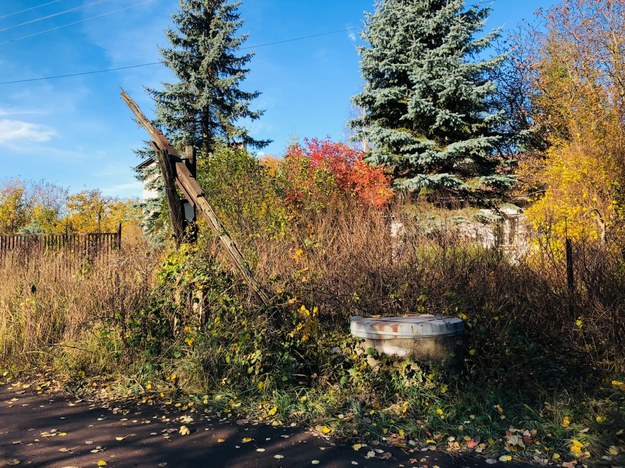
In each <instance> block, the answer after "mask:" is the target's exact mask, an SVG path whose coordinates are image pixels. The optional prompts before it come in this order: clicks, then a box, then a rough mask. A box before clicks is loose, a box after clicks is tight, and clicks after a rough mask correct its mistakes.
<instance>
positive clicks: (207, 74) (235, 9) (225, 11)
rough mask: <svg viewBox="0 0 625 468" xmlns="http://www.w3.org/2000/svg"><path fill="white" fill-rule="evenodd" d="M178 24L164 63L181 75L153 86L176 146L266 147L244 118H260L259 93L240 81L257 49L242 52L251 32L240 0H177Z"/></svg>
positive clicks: (161, 121) (206, 150)
mask: <svg viewBox="0 0 625 468" xmlns="http://www.w3.org/2000/svg"><path fill="white" fill-rule="evenodd" d="M179 3H180V8H179V11H178V12H177V13H175V14H174V15H173V22H174V25H175V28H174V29H169V30H167V31H166V35H167V38H168V40H169V42H170V44H171V47H169V48H163V49H161V51H160V52H161V56H162V58H163V63H164V64H165V65H167V67H169V68H170V69H171V70H172V71H173V73H174V74H175V75H176V77H177V78H178V81H177V82H175V83H163V86H164V89H163V90H162V91H157V90H153V89H151V90H149V91H150V94H151V95H152V96H153V98H154V100H155V101H156V116H157V118H156V123H157V125H158V126H159V127H161V128H162V129H163V130H164V131H165V133H166V135H167V136H168V137H169V138H170V139H171V140H172V142H173V143H174V144H175V145H176V146H179V147H180V146H185V145H192V146H194V147H195V148H197V149H199V150H200V155H202V154H205V155H208V154H210V153H211V152H212V151H213V150H214V148H215V147H216V145H217V144H218V143H219V142H225V143H239V144H243V145H245V146H246V147H252V148H262V147H264V146H266V145H267V144H268V143H269V141H264V140H256V139H254V138H253V137H252V136H251V135H250V134H249V131H248V130H247V129H246V128H245V127H244V126H242V125H241V121H242V120H244V119H247V120H256V119H258V118H259V117H260V116H261V115H262V113H263V112H262V111H254V110H251V108H250V105H251V102H252V101H253V100H254V99H255V98H257V97H258V96H259V94H260V93H259V92H248V91H243V90H242V89H241V88H240V85H241V82H242V81H243V80H244V78H245V77H246V75H247V73H248V72H249V69H248V68H246V66H247V64H248V63H249V61H250V60H251V58H252V57H253V54H250V53H248V54H239V53H238V50H239V49H240V47H241V45H242V44H243V43H244V42H245V40H246V39H247V35H245V34H243V35H237V31H238V30H239V28H240V27H241V26H242V24H243V21H242V20H241V18H240V13H239V6H240V3H241V2H240V1H229V0H179Z"/></svg>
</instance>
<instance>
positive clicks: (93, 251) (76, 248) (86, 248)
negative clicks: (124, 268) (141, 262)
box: [0, 226, 122, 260]
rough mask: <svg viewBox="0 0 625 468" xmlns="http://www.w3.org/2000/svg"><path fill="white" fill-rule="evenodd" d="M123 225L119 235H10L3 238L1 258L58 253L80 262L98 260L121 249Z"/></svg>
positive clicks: (114, 233) (0, 251) (1, 241)
mask: <svg viewBox="0 0 625 468" xmlns="http://www.w3.org/2000/svg"><path fill="white" fill-rule="evenodd" d="M121 244H122V231H121V226H120V228H119V229H118V230H117V232H98V233H92V234H10V235H0V258H5V257H7V256H16V255H17V256H19V257H23V258H27V257H32V256H35V255H39V254H45V253H58V254H61V255H63V256H68V257H73V258H76V259H84V260H89V259H95V258H99V257H103V256H107V255H109V254H110V253H112V252H114V251H118V250H120V249H121Z"/></svg>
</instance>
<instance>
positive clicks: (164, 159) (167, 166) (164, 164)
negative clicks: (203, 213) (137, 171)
mask: <svg viewBox="0 0 625 468" xmlns="http://www.w3.org/2000/svg"><path fill="white" fill-rule="evenodd" d="M152 148H154V151H155V153H156V155H157V157H158V165H159V167H160V169H161V174H162V175H163V183H164V185H165V196H166V197H167V206H168V207H169V220H170V221H171V227H172V229H173V231H174V241H175V243H176V249H178V248H180V244H182V242H183V241H184V237H185V229H184V212H183V208H182V203H180V197H179V196H178V191H177V190H176V172H175V169H174V167H173V165H172V163H171V161H170V159H169V154H168V153H167V151H166V150H163V149H160V148H159V147H158V146H156V145H155V144H154V143H152Z"/></svg>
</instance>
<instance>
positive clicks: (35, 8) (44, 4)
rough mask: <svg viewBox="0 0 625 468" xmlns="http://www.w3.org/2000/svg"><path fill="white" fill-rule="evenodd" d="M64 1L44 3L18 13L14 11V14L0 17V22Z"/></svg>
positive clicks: (54, 0)
mask: <svg viewBox="0 0 625 468" xmlns="http://www.w3.org/2000/svg"><path fill="white" fill-rule="evenodd" d="M62 1H63V0H53V1H51V2H48V3H42V4H40V5H35V6H32V7H28V8H24V9H23V10H18V11H14V12H13V13H8V14H6V15H3V16H0V20H3V19H6V18H11V17H12V16H17V15H21V14H22V13H27V12H29V11H31V10H37V9H38V8H41V7H44V6H48V5H52V4H53V3H59V2H62Z"/></svg>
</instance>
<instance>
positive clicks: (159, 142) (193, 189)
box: [121, 90, 269, 305]
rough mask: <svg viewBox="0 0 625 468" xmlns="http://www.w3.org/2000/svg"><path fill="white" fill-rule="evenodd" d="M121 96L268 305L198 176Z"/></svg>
mask: <svg viewBox="0 0 625 468" xmlns="http://www.w3.org/2000/svg"><path fill="white" fill-rule="evenodd" d="M121 96H122V99H123V100H124V101H125V102H126V104H127V105H128V107H129V108H130V110H131V111H132V112H133V114H135V117H136V118H137V122H138V123H139V124H140V125H141V126H142V127H143V128H145V130H146V131H147V132H148V133H149V134H150V136H151V137H152V140H153V142H152V145H153V147H154V148H155V149H158V150H159V151H162V152H163V155H166V156H167V157H166V158H165V159H168V160H169V162H170V163H171V166H172V168H173V173H174V176H175V180H176V184H177V185H178V188H179V189H180V190H181V191H182V192H183V193H184V195H185V197H186V198H187V200H189V202H191V203H193V205H194V206H195V208H196V209H197V210H198V211H199V212H200V213H201V214H202V216H204V218H205V219H206V221H207V222H208V224H209V226H210V227H211V229H212V230H213V232H214V233H215V234H216V236H217V238H218V239H219V241H220V242H221V245H222V246H223V247H224V249H225V250H226V252H227V253H228V255H229V256H230V259H231V260H232V261H233V263H234V264H235V265H236V267H237V268H238V269H239V271H240V272H241V274H242V275H243V278H245V281H246V282H247V284H248V285H249V286H250V288H252V290H253V291H254V292H255V293H256V295H257V296H258V298H259V299H260V300H261V301H262V302H263V303H264V304H265V305H267V304H268V303H269V296H268V295H267V293H266V292H265V290H264V289H263V288H262V286H261V285H260V283H258V281H256V278H254V275H253V273H252V270H251V269H250V267H249V266H248V264H247V262H246V261H245V259H244V258H243V255H241V252H240V250H239V248H238V246H237V244H236V243H235V242H234V240H233V239H232V237H230V235H229V234H228V231H226V228H225V227H224V225H223V224H222V223H221V221H220V220H219V217H218V216H217V214H216V213H215V210H213V207H212V206H211V205H210V203H209V202H208V200H207V199H206V194H205V193H204V191H203V190H202V188H201V187H200V185H199V184H198V183H197V180H195V177H193V176H192V174H191V172H190V171H189V168H188V167H187V165H186V164H185V163H184V161H183V160H182V159H181V158H180V156H179V155H178V152H177V151H176V149H175V148H174V147H173V146H172V144H171V143H170V142H169V141H168V140H167V138H166V137H165V135H163V134H162V133H161V132H160V131H159V130H158V129H157V128H156V127H154V125H152V123H151V122H150V121H149V120H148V119H147V117H146V116H145V115H144V114H143V112H141V109H139V107H138V106H137V104H136V103H135V102H134V101H133V100H132V98H131V97H130V96H128V94H126V92H125V91H124V90H122V92H121Z"/></svg>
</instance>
